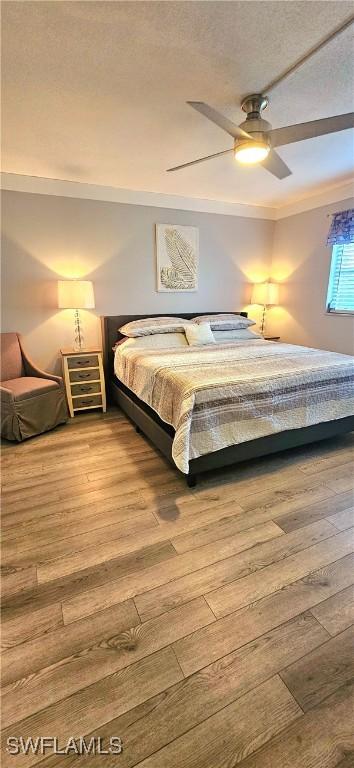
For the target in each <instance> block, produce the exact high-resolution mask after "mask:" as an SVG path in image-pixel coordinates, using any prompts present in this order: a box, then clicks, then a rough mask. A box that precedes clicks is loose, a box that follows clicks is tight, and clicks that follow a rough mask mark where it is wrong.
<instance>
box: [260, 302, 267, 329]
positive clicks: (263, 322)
mask: <svg viewBox="0 0 354 768" xmlns="http://www.w3.org/2000/svg"><path fill="white" fill-rule="evenodd" d="M265 316H266V305H265V304H264V305H263V314H262V322H261V327H260V332H261V334H262V336H264V333H265V328H264V326H265Z"/></svg>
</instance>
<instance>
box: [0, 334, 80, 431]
mask: <svg viewBox="0 0 354 768" xmlns="http://www.w3.org/2000/svg"><path fill="white" fill-rule="evenodd" d="M0 376H1V382H0V392H1V437H5V438H6V439H7V440H17V441H18V442H21V440H25V439H26V438H27V437H32V436H33V435H39V434H41V432H47V430H48V429H52V428H53V427H56V426H57V425H58V424H63V423H64V422H66V421H67V418H68V411H67V405H66V400H65V392H64V387H63V380H62V379H61V377H60V376H54V375H52V374H51V373H46V372H45V371H41V370H40V368H37V366H36V365H35V364H34V363H33V362H32V360H30V358H29V357H28V355H27V354H26V353H25V351H24V349H23V345H22V338H21V335H20V334H19V333H2V334H1V372H0Z"/></svg>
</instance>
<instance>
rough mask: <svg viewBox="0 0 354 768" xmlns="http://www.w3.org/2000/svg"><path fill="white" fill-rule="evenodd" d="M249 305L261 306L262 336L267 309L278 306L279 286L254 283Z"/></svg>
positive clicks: (267, 283) (268, 283)
mask: <svg viewBox="0 0 354 768" xmlns="http://www.w3.org/2000/svg"><path fill="white" fill-rule="evenodd" d="M251 304H260V305H261V306H263V315H262V322H261V328H260V331H261V334H262V336H263V335H264V326H265V317H266V310H267V307H272V306H274V305H275V304H279V286H278V284H277V283H270V282H268V281H267V282H265V283H255V284H254V286H253V291H252V299H251Z"/></svg>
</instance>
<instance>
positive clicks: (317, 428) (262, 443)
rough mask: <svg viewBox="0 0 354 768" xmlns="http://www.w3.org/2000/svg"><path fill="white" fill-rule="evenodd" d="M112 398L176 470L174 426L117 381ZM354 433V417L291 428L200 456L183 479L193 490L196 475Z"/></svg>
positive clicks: (193, 461) (112, 391) (113, 383)
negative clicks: (173, 445)
mask: <svg viewBox="0 0 354 768" xmlns="http://www.w3.org/2000/svg"><path fill="white" fill-rule="evenodd" d="M110 395H111V400H113V402H114V403H115V404H116V405H118V406H119V407H120V408H121V409H122V411H123V412H124V413H125V414H126V415H127V416H128V418H129V419H130V420H131V421H132V422H133V424H134V425H135V429H136V431H137V433H138V434H139V433H141V432H142V433H143V434H144V435H145V436H146V437H148V438H149V439H150V440H151V442H152V443H153V444H154V445H155V446H156V448H158V450H160V451H161V453H163V454H164V456H166V458H167V459H168V460H169V461H170V462H171V464H172V465H173V466H174V467H175V468H176V465H175V463H174V461H173V459H172V443H173V438H174V429H173V427H170V426H169V425H168V424H165V423H164V422H163V421H162V420H161V419H160V418H159V416H158V415H157V414H156V413H155V412H154V411H153V410H152V409H151V408H149V406H148V405H145V403H143V402H142V401H141V400H139V398H137V397H136V396H135V395H134V394H133V393H132V392H130V391H129V390H128V389H126V388H125V387H124V386H123V385H121V384H120V385H118V383H116V381H114V380H111V381H110ZM352 431H354V416H348V417H346V418H344V419H337V420H335V421H325V422H322V423H321V424H313V425H312V426H310V427H303V428H302V429H289V430H286V431H284V432H278V433H276V434H274V435H267V436H266V437H260V438H257V440H249V441H247V442H245V443H240V444H239V445H231V446H229V447H227V448H222V449H221V450H220V451H215V453H208V454H206V455H205V456H199V458H197V459H191V461H190V462H189V474H188V475H184V477H185V478H186V481H187V485H188V488H193V487H195V485H196V483H197V475H198V474H200V473H202V472H208V471H209V470H211V469H218V468H220V467H226V466H229V465H231V464H238V463H241V462H243V461H247V460H249V459H255V458H259V457H260V456H268V455H270V454H272V453H277V452H278V451H286V450H288V449H290V448H296V447H299V446H301V445H306V444H308V443H314V442H316V441H318V440H326V439H328V438H331V437H336V436H338V435H341V434H344V433H346V432H352Z"/></svg>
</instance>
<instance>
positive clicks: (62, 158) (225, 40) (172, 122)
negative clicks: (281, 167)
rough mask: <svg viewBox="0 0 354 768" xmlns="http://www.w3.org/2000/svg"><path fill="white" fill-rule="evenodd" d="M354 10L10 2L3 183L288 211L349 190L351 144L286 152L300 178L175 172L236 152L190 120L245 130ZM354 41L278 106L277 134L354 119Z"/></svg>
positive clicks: (349, 36) (228, 170) (342, 42)
mask: <svg viewBox="0 0 354 768" xmlns="http://www.w3.org/2000/svg"><path fill="white" fill-rule="evenodd" d="M352 10H353V5H352V2H346V1H345V0H342V1H341V2H337V1H336V2H331V1H328V2H322V0H320V1H319V2H317V0H306V1H304V0H300V2H298V1H297V0H291V2H287V1H286V2H285V1H284V2H278V1H277V2H273V1H272V0H269V1H268V0H265V1H262V2H258V1H257V0H252V1H248V0H247V1H246V2H238V1H236V0H235V1H231V2H221V1H219V2H212V1H211V2H204V1H202V2H150V1H148V2H144V1H143V2H104V1H103V2H66V1H65V0H63V1H60V2H16V1H15V2H4V3H3V4H2V30H3V61H2V78H3V90H2V105H3V144H2V152H3V170H4V171H7V172H11V173H18V174H27V175H33V176H45V177H49V178H59V179H69V180H74V181H81V182H87V183H91V184H102V185H109V186H114V187H125V188H128V189H138V190H149V191H154V192H167V193H169V194H178V195H187V196H191V197H204V198H210V199H214V200H228V201H235V202H243V203H254V204H270V205H281V204H283V203H286V202H290V201H293V200H296V199H299V198H301V197H303V196H306V195H308V194H309V193H311V192H317V191H319V190H323V189H326V188H327V187H329V186H331V185H333V184H336V183H339V182H341V181H342V180H346V179H348V178H349V177H350V174H351V171H352V165H353V137H354V131H352V130H350V131H344V132H342V133H339V134H337V135H331V136H325V137H322V138H318V139H311V140H309V141H306V142H301V143H298V144H296V145H292V146H287V147H284V148H281V149H280V150H279V154H280V155H281V156H282V157H283V159H284V160H285V162H286V163H288V165H289V166H290V167H291V169H292V171H293V176H291V177H290V178H289V179H285V180H283V181H279V180H277V179H275V178H273V177H272V176H271V175H270V174H268V173H267V172H266V171H265V170H263V169H262V168H260V167H258V168H255V167H254V168H240V167H239V166H238V165H237V164H236V163H235V161H234V160H233V158H232V155H230V156H226V157H222V158H219V159H215V160H211V161H210V162H208V163H205V164H203V165H200V166H195V167H193V168H190V169H188V170H184V171H180V172H179V173H175V174H166V173H165V169H166V168H167V167H169V166H172V165H177V164H178V163H183V162H186V161H188V160H192V159H194V158H196V157H200V156H202V155H207V154H211V153H213V152H218V151H220V150H223V149H227V148H228V147H229V146H231V144H232V140H231V139H230V137H228V135H227V134H226V133H224V132H223V131H221V130H220V129H218V128H217V127H216V126H213V125H212V124H211V123H209V122H208V121H207V120H205V118H203V117H202V116H201V115H199V114H198V113H196V112H194V111H193V110H192V109H190V107H188V106H187V105H186V104H185V102H186V100H187V99H190V100H199V101H206V102H208V103H210V104H212V105H213V106H216V107H217V108H219V109H220V110H221V111H223V112H224V113H225V114H228V115H229V116H230V117H231V118H233V119H234V120H235V121H236V122H241V120H242V119H243V117H242V116H243V113H242V112H241V110H240V108H239V106H238V104H239V101H240V99H241V98H242V96H244V95H245V94H247V93H250V92H253V91H259V90H261V89H262V88H263V86H264V85H266V84H267V83H268V82H269V81H271V80H272V79H273V78H274V77H276V76H277V75H279V74H280V73H281V72H283V71H284V70H285V69H286V68H287V67H289V66H290V65H291V64H292V63H293V62H294V61H296V60H297V59H298V58H299V57H300V56H301V55H303V54H304V53H306V51H307V50H308V49H310V48H311V47H312V46H313V45H315V44H316V43H317V42H319V41H320V40H321V39H322V38H323V37H325V36H326V35H328V34H329V33H330V32H331V31H332V30H333V29H334V28H336V27H337V26H338V25H339V24H340V23H342V22H343V21H345V20H346V19H347V18H348V17H349V16H350V15H351V13H352ZM352 54H353V27H352V28H350V29H348V30H347V31H346V32H344V33H343V34H342V35H341V36H340V38H338V39H336V40H334V41H333V42H332V43H330V44H329V45H328V46H326V47H325V48H324V49H323V50H322V51H320V52H319V53H317V54H315V56H314V57H313V58H312V59H311V60H310V61H309V62H307V63H305V64H304V65H303V67H302V68H301V69H300V70H299V71H297V72H296V73H294V74H293V75H291V76H290V77H289V78H288V79H287V80H286V81H285V82H284V83H283V84H281V85H280V86H278V87H277V88H275V89H274V91H272V93H271V99H270V106H269V108H268V110H267V111H266V113H265V115H264V116H265V117H266V119H268V120H269V121H270V122H271V123H272V124H273V126H274V127H278V126H282V125H287V124H291V123H296V122H303V121H306V120H313V119H316V118H321V117H328V116H330V115H335V114H339V113H341V112H349V111H351V110H354V105H353V94H354V71H353V59H352Z"/></svg>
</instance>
